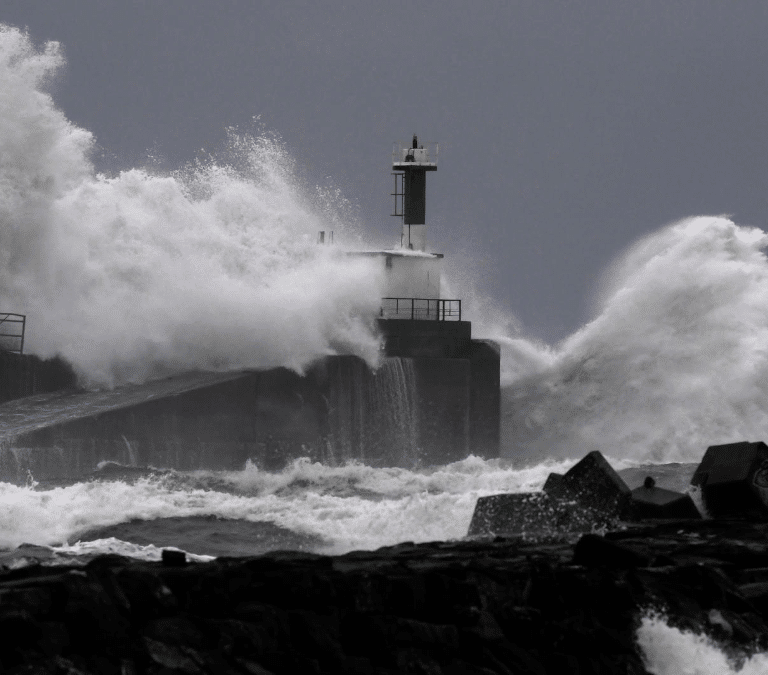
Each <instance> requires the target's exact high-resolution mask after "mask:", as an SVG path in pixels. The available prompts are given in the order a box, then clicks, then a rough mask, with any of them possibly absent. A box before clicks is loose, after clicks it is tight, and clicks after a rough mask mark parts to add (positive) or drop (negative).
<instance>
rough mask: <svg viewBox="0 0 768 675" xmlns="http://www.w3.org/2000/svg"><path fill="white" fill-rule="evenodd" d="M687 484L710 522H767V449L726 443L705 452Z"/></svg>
mask: <svg viewBox="0 0 768 675" xmlns="http://www.w3.org/2000/svg"><path fill="white" fill-rule="evenodd" d="M691 484H692V485H696V486H698V487H699V488H700V489H701V493H702V498H703V501H704V505H705V506H706V509H707V511H708V513H709V515H711V516H712V517H713V518H717V517H722V516H737V517H745V518H759V519H765V518H768V446H766V444H765V443H763V442H760V441H759V442H757V443H750V442H747V441H744V442H741V443H728V444H726V445H712V446H710V447H709V448H707V452H706V453H705V454H704V458H703V459H702V460H701V464H699V466H698V468H697V469H696V472H695V473H694V474H693V478H692V479H691Z"/></svg>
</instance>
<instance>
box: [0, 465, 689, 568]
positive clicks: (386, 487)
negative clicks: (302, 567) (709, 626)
mask: <svg viewBox="0 0 768 675" xmlns="http://www.w3.org/2000/svg"><path fill="white" fill-rule="evenodd" d="M572 464H573V460H567V461H552V462H544V463H541V464H539V465H536V466H533V467H527V468H525V467H523V468H518V467H516V466H515V464H514V462H512V461H510V460H483V459H480V458H477V457H468V458H467V459H465V460H463V461H460V462H455V463H453V464H449V465H446V466H437V467H431V468H427V469H420V470H408V469H400V468H373V467H369V466H366V465H364V464H360V463H355V462H353V463H349V464H346V465H344V466H337V467H332V466H325V465H322V464H318V463H312V462H310V461H309V460H306V459H300V460H297V461H295V462H293V463H292V464H291V465H290V466H288V467H287V468H286V469H284V470H283V471H280V472H265V471H261V470H259V469H258V468H257V467H256V466H254V465H252V464H247V465H246V466H245V468H244V469H243V470H242V471H192V472H182V471H174V470H159V469H152V468H137V467H123V466H120V465H116V464H109V463H105V464H102V465H101V466H100V467H99V468H98V469H97V470H96V471H95V472H94V473H93V474H92V475H91V476H89V477H88V479H87V480H82V481H78V482H75V483H68V484H55V483H48V484H45V485H43V484H39V483H36V482H35V481H34V477H30V479H29V481H28V483H27V485H24V486H19V485H13V484H10V483H0V546H2V547H3V548H5V549H6V550H12V549H14V548H16V547H18V546H19V545H21V544H34V545H37V546H45V547H49V548H50V551H51V553H52V557H54V558H57V559H58V558H60V557H63V558H69V557H70V556H80V555H88V554H93V553H99V552H115V553H122V554H125V555H130V556H134V557H138V558H146V559H156V558H158V557H159V555H160V550H161V549H162V548H163V547H177V548H180V549H183V550H185V551H187V552H189V553H191V554H194V555H197V556H232V555H234V556H238V555H258V554H261V553H265V552H268V551H274V550H285V549H291V550H303V551H311V552H315V553H328V554H337V553H344V552H347V551H351V550H357V549H376V548H379V547H381V546H387V545H392V544H396V543H399V542H403V541H412V542H425V541H435V540H454V539H461V538H462V537H464V536H465V535H466V533H467V529H468V527H469V521H470V519H471V517H472V512H473V510H474V507H475V503H476V502H477V498H478V497H481V496H485V495H490V494H497V493H500V492H524V491H531V490H538V489H540V488H541V486H542V485H543V484H544V481H545V480H546V477H547V476H548V475H549V473H550V471H557V472H563V471H566V470H567V469H568V467H570V466H571V465H572ZM614 465H615V466H616V467H617V468H619V469H620V470H621V473H622V475H623V476H624V478H625V480H626V481H627V483H628V484H629V485H630V486H631V487H636V486H637V485H640V484H642V482H643V479H644V477H645V476H646V475H652V476H654V477H655V478H656V479H657V482H658V484H659V485H660V486H667V487H670V488H672V489H685V488H686V486H687V484H688V483H689V482H690V476H691V475H692V474H693V470H694V468H695V465H693V464H665V465H631V464H629V463H628V462H626V461H621V462H615V464H614Z"/></svg>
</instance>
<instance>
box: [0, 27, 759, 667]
mask: <svg viewBox="0 0 768 675" xmlns="http://www.w3.org/2000/svg"><path fill="white" fill-rule="evenodd" d="M62 64H63V57H62V55H61V50H60V48H59V46H58V45H57V44H55V43H48V44H46V45H43V46H36V45H35V44H34V42H33V40H32V39H31V38H30V36H28V35H27V34H26V33H24V32H23V31H20V30H18V29H15V28H12V27H7V26H2V25H0V309H2V310H3V311H18V312H23V313H25V314H27V316H28V336H27V344H26V347H27V351H30V352H33V353H36V354H38V355H40V356H43V357H48V356H52V355H54V354H60V355H62V356H63V357H64V358H66V359H67V360H68V361H69V362H71V363H72V364H73V365H74V367H75V368H76V370H77V372H78V375H79V376H80V378H81V380H82V381H83V382H84V383H86V384H88V385H89V386H91V387H101V388H104V387H107V388H108V387H111V386H114V385H117V384H123V383H127V382H142V381H145V380H147V379H149V378H152V377H156V376H162V375H167V374H170V373H178V372H183V371H186V370H215V371H227V370H236V369H242V368H270V367H274V366H287V367H290V368H293V369H294V370H296V371H298V372H301V371H302V370H303V369H304V368H306V367H307V366H308V365H309V364H310V363H312V362H313V361H314V360H315V359H318V358H321V357H323V356H326V355H330V354H356V355H358V356H361V357H362V358H364V359H365V360H367V361H368V363H370V364H371V365H375V364H376V362H377V358H378V354H379V344H378V339H377V336H376V334H375V329H374V322H373V317H374V316H375V313H376V310H377V308H378V303H379V298H380V297H381V287H382V280H381V278H380V277H379V276H378V274H377V273H376V272H375V270H373V269H372V268H371V267H370V266H369V264H368V263H367V262H366V261H365V260H362V259H359V258H358V259H354V258H351V257H349V256H344V255H341V254H340V253H343V250H342V249H341V248H339V247H336V248H332V247H321V246H317V244H316V237H317V232H318V231H320V230H326V231H327V230H333V231H335V232H336V240H337V241H347V242H349V243H350V244H351V245H355V244H357V243H359V236H358V229H357V227H356V224H355V222H354V218H353V217H351V215H350V214H351V210H350V208H349V204H348V203H347V202H345V201H344V200H343V199H342V198H340V197H339V195H338V194H337V192H336V191H335V190H333V189H332V188H328V187H327V186H326V187H322V186H321V187H318V186H313V185H310V184H308V183H307V182H306V181H305V180H302V179H301V178H300V176H301V171H300V170H298V168H297V167H296V166H295V163H294V162H293V160H292V158H291V157H290V155H289V154H288V153H287V152H286V150H285V147H284V145H283V144H282V143H281V141H280V139H279V138H278V137H277V136H276V135H275V134H270V133H267V132H264V131H263V130H262V131H259V130H257V131H256V132H253V133H238V132H237V131H235V130H233V131H231V133H230V135H229V141H228V143H227V145H226V147H224V148H222V149H221V151H219V152H217V153H214V154H211V155H208V156H206V157H205V159H203V160H200V161H198V162H196V163H193V164H191V165H188V166H184V167H180V168H179V169H178V170H177V171H174V172H169V173H163V174H160V173H157V172H156V171H154V170H153V169H152V168H151V161H149V159H148V163H147V164H148V166H149V167H150V168H146V167H139V168H133V169H130V170H122V171H115V172H114V173H112V174H104V173H99V172H98V171H96V169H95V168H94V166H93V163H92V162H91V160H90V158H91V156H92V153H93V152H94V150H95V148H96V145H95V139H94V138H93V136H92V135H91V134H90V133H89V132H88V131H87V130H84V129H82V128H79V127H77V126H76V125H74V124H72V123H71V122H70V121H69V120H67V118H66V116H65V114H64V113H63V112H62V111H60V110H59V109H57V108H56V106H55V104H54V101H53V99H52V97H51V95H50V83H51V81H52V80H53V78H55V75H56V71H57V69H59V68H60V67H61V66H62ZM766 244H768V235H766V233H765V232H763V231H762V230H760V229H757V228H753V227H744V226H740V225H737V224H736V223H733V222H732V221H731V220H729V219H728V218H725V217H718V216H712V217H710V216H700V217H693V218H689V219H686V220H684V221H680V222H678V223H674V224H671V225H667V226H665V227H663V228H661V229H660V230H659V231H657V232H656V233H654V234H652V235H649V236H648V237H646V238H645V239H643V240H641V241H639V242H635V243H634V244H631V245H630V246H629V247H628V249H627V251H626V252H625V254H624V255H623V256H621V257H620V258H619V259H618V260H617V261H616V262H615V264H614V265H613V266H611V267H610V268H609V269H608V270H606V272H605V275H604V279H603V284H602V287H601V296H600V298H599V301H598V302H596V304H595V308H594V314H593V318H592V320H591V321H589V322H588V323H586V324H585V325H584V326H583V327H582V328H580V329H579V330H578V331H576V332H575V333H574V334H573V335H572V336H570V337H569V338H568V339H566V340H564V341H563V342H562V343H561V344H558V345H545V344H541V343H539V342H536V341H534V340H530V339H527V338H526V337H525V336H524V335H523V334H520V333H514V332H513V333H509V332H503V331H502V330H501V329H499V328H498V327H496V322H495V321H494V318H493V316H489V315H488V313H484V312H483V311H482V305H481V303H475V304H473V303H472V302H469V301H468V302H467V303H466V311H467V313H468V318H470V319H471V320H472V321H473V325H474V326H475V334H476V335H477V336H478V337H483V336H484V337H492V338H495V339H497V340H498V341H499V342H500V344H501V345H502V367H503V429H502V432H503V433H502V436H503V458H502V459H495V460H482V459H479V458H476V457H468V458H466V459H464V460H462V461H460V462H456V463H454V464H449V465H446V466H434V467H427V468H421V469H412V470H409V469H387V468H372V467H368V466H365V465H362V464H354V463H352V464H344V465H340V466H324V465H319V464H313V463H311V462H309V461H306V460H300V461H297V462H294V463H293V464H292V465H290V466H289V467H287V468H286V469H284V470H283V471H280V472H276V473H269V472H264V471H262V470H260V469H259V468H258V467H257V466H254V465H251V464H247V465H246V466H244V467H242V469H241V470H239V471H233V472H206V471H198V472H178V471H169V470H162V469H154V468H152V467H121V466H116V465H106V464H102V465H101V466H98V467H94V474H93V475H91V476H90V477H89V478H88V479H87V480H81V481H78V482H74V483H64V482H61V483H56V482H51V483H46V484H40V483H37V482H36V481H35V477H34V476H30V477H29V480H28V482H27V484H26V485H13V484H10V483H0V551H1V552H0V563H1V564H4V565H6V566H14V565H23V564H26V562H28V561H29V560H30V559H33V558H34V559H42V560H43V561H44V563H45V564H58V563H61V562H70V561H72V560H80V561H83V560H86V559H88V558H89V557H90V556H93V555H97V554H99V553H104V552H116V553H120V554H123V555H130V556H134V557H138V558H144V559H157V558H159V555H160V551H161V549H162V548H163V547H169V546H172V547H177V548H180V549H183V550H185V551H187V552H188V553H189V554H190V555H191V556H192V557H193V559H196V560H201V561H202V560H206V559H209V558H210V557H211V556H220V555H253V554H258V553H263V552H267V551H270V550H276V549H286V548H287V549H293V550H306V551H315V552H320V553H342V552H345V551H350V550H354V549H375V548H377V547H380V546H384V545H390V544H395V543H398V542H403V541H413V542H422V541H430V540H451V539H460V538H462V537H464V536H465V534H466V531H467V528H468V525H469V520H470V518H471V514H472V510H473V509H474V506H475V502H476V500H477V498H478V497H480V496H484V495H488V494H495V493H499V492H509V491H528V490H536V489H538V488H540V487H541V485H542V484H543V482H544V480H545V479H546V476H547V475H548V473H549V472H550V471H557V472H563V471H565V470H567V468H568V467H569V466H570V465H571V464H572V463H573V462H574V461H576V459H577V458H578V457H580V456H582V455H583V454H584V453H586V452H588V451H590V450H594V449H599V450H601V451H603V453H604V454H605V455H606V456H607V457H608V458H609V460H610V461H611V462H612V464H613V465H614V466H615V467H616V468H617V469H619V470H620V472H621V473H622V475H624V476H625V478H626V480H627V482H628V483H629V484H630V486H632V487H634V486H636V485H639V484H640V483H641V482H642V479H643V478H644V477H645V476H646V475H654V476H655V477H656V478H657V482H658V484H659V485H660V486H667V487H670V488H673V489H685V486H686V485H687V484H688V481H689V480H690V475H691V474H692V472H693V469H694V467H695V465H696V463H697V462H698V460H699V459H700V457H701V455H702V453H703V452H704V450H705V448H706V447H707V446H708V445H710V444H713V443H719V442H729V441H739V440H760V439H767V438H768V347H767V346H766V345H768V302H766V298H768V263H767V262H766V258H765V255H764V252H763V251H764V248H765V246H766ZM461 290H462V289H461V288H460V287H457V286H456V285H455V284H454V290H453V293H456V294H457V295H458V296H461V295H462V293H461ZM491 314H492V313H491ZM407 442H408V441H407V439H406V440H404V443H407ZM409 451H410V450H409V448H405V449H404V455H407V454H408V452H409ZM638 643H639V645H640V647H641V649H642V650H643V653H644V654H645V656H646V659H647V662H648V670H649V671H650V672H653V673H659V674H662V673H697V674H699V673H700V674H704V673H728V672H737V670H738V668H739V667H740V666H741V667H742V669H741V670H740V671H738V672H745V673H752V672H755V673H757V672H766V663H767V662H766V658H768V657H766V656H765V655H759V654H758V655H754V656H752V657H751V658H750V659H748V660H745V661H744V663H743V664H737V663H734V662H732V661H729V660H728V658H727V657H726V651H727V650H724V649H723V648H722V646H718V645H715V644H712V643H711V642H708V641H707V640H705V639H703V638H701V637H699V636H695V635H692V634H688V633H681V632H680V631H677V630H676V629H673V628H671V627H669V626H668V625H667V623H666V622H665V620H664V618H663V617H658V616H650V615H649V616H648V617H646V618H645V619H644V620H643V622H642V624H641V627H640V629H639V630H638Z"/></svg>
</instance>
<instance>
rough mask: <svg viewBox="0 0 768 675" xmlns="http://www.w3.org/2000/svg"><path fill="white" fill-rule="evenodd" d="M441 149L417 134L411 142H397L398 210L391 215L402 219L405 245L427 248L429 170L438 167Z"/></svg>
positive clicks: (394, 165) (394, 160) (394, 161)
mask: <svg viewBox="0 0 768 675" xmlns="http://www.w3.org/2000/svg"><path fill="white" fill-rule="evenodd" d="M438 149H439V148H438V145H437V143H424V144H422V143H419V138H418V136H417V135H416V134H414V135H413V140H412V141H411V142H410V143H402V142H397V143H395V145H394V149H393V151H392V171H393V175H394V176H395V191H394V193H393V195H394V197H395V212H394V213H393V214H392V215H393V216H398V217H401V218H402V219H403V229H402V234H401V235H400V245H401V246H402V248H407V249H411V250H413V251H424V250H426V247H427V226H426V192H427V171H437V153H438ZM398 207H399V208H398Z"/></svg>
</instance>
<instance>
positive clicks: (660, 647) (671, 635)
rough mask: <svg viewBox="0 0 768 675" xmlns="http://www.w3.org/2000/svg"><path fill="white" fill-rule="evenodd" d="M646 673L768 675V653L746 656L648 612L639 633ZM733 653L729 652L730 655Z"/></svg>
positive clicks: (670, 674)
mask: <svg viewBox="0 0 768 675" xmlns="http://www.w3.org/2000/svg"><path fill="white" fill-rule="evenodd" d="M637 643H638V647H639V648H640V650H641V653H642V655H643V662H644V665H645V668H646V670H647V671H648V672H649V673H652V674H653V675H736V673H738V674H739V675H765V673H766V672H768V654H766V653H755V654H751V655H744V654H738V655H736V654H735V653H734V650H733V649H731V648H728V647H724V646H723V645H720V644H717V643H716V642H715V641H714V640H712V639H711V638H708V637H707V636H705V635H701V634H697V633H694V632H692V631H689V630H680V629H679V628H675V627H674V626H670V625H669V623H668V621H667V619H666V617H664V616H661V615H658V614H654V613H649V614H647V615H646V616H644V617H643V618H642V620H641V623H640V627H639V628H638V630H637ZM729 652H730V653H729Z"/></svg>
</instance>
